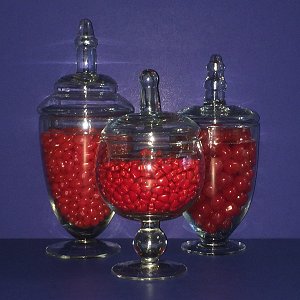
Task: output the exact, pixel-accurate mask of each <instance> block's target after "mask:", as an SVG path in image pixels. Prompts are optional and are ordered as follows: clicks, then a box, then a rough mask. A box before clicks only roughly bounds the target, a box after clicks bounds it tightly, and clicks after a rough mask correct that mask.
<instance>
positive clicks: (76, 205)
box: [41, 128, 111, 229]
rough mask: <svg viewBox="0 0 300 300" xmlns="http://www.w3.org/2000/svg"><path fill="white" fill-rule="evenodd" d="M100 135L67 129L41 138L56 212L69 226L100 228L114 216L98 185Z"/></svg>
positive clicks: (51, 131)
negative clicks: (98, 226)
mask: <svg viewBox="0 0 300 300" xmlns="http://www.w3.org/2000/svg"><path fill="white" fill-rule="evenodd" d="M100 132H101V130H100V129H99V131H95V132H92V133H86V132H83V131H82V130H80V129H75V128H67V129H61V130H58V129H50V130H49V131H47V132H43V133H42V134H41V144H42V151H43V158H44V165H45V172H46V176H47V179H48V185H49V189H50V193H51V196H52V198H53V200H54V203H55V207H56V210H57V211H58V213H59V215H60V217H61V218H62V219H63V220H64V221H65V222H67V223H69V224H70V225H73V226H75V227H78V228H82V229H86V228H90V227H95V226H97V225H99V224H100V223H102V222H104V221H105V220H106V219H107V218H108V217H109V216H110V214H111V211H110V209H109V208H108V206H107V205H106V204H105V203H104V201H103V199H102V197H101V196H100V194H99V191H98V188H97V185H96V175H95V166H96V160H97V152H98V147H99V141H100Z"/></svg>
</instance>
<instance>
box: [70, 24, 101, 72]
mask: <svg viewBox="0 0 300 300" xmlns="http://www.w3.org/2000/svg"><path fill="white" fill-rule="evenodd" d="M97 45H98V40H97V39H96V37H95V34H94V29H93V25H92V22H91V21H90V20H88V19H82V20H81V21H80V23H79V31H78V34H77V37H76V39H75V46H76V48H77V73H96V72H97V51H96V48H97Z"/></svg>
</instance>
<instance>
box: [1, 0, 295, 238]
mask: <svg viewBox="0 0 300 300" xmlns="http://www.w3.org/2000/svg"><path fill="white" fill-rule="evenodd" d="M299 3H300V2H299V1H297V0H295V1H278V0H276V1H271V0H270V1H240V0H235V1H223V0H217V1H196V0H194V1H192V0H187V1H179V0H178V1H171V0H167V1H145V0H139V1H137V0H135V1H122V0H107V1H100V0H93V1H78V0H75V1H74V0H67V1H42V0H40V1H33V0H27V1H21V0H19V1H14V0H10V1H3V2H2V3H1V10H0V25H1V27H0V28H1V30H0V51H1V52H0V60H1V74H0V87H1V97H0V98H1V110H0V121H1V126H0V128H1V129H0V130H1V148H0V151H1V155H0V159H1V161H0V162H1V168H0V178H1V180H0V184H1V200H0V201H1V202H0V203H1V208H0V238H62V237H68V236H69V235H68V234H67V233H66V232H65V231H64V230H63V229H62V227H61V225H60V224H59V223H58V222H57V220H56V219H55V216H54V214H53V213H52V211H51V209H50V205H49V202H48V197H47V193H46V188H45V183H44V178H43V173H42V165H41V160H40V152H39V142H38V114H37V112H36V107H37V105H38V104H39V103H40V102H41V101H42V100H43V98H45V97H46V96H47V95H48V94H50V93H52V89H53V84H54V82H55V81H56V80H57V79H58V78H59V77H61V76H63V75H65V74H68V73H73V72H75V65H74V62H75V48H74V44H73V41H74V38H75V35H76V33H77V28H78V24H79V20H80V19H81V18H90V19H91V20H92V21H93V25H94V29H95V33H96V36H97V38H98V40H99V46H98V62H99V66H98V70H99V72H101V73H104V74H108V75H110V76H112V77H113V78H115V79H116V80H117V82H118V83H119V91H120V93H121V94H122V95H124V96H125V97H126V98H127V99H129V100H130V101H131V102H132V103H133V104H134V105H135V107H136V108H137V109H138V104H139V83H138V75H139V73H140V72H141V71H142V70H143V69H145V68H153V69H155V70H157V71H158V73H159V75H160V93H161V97H162V106H163V109H165V110H169V111H177V110H179V109H181V108H183V107H187V106H190V105H192V104H196V103H198V104H201V103H202V99H203V94H204V90H203V87H202V86H203V81H204V78H205V65H206V64H207V62H208V60H209V57H210V55H211V54H213V53H220V54H221V55H222V56H223V59H224V62H225V65H226V66H227V70H226V73H225V75H226V80H227V84H228V89H227V98H226V99H227V103H228V104H239V105H242V106H245V107H249V108H251V109H254V110H256V111H257V112H259V114H260V116H261V145H260V161H259V171H258V178H257V185H256V191H255V195H254V199H253V203H252V206H251V208H250V211H249V213H248V215H247V216H246V218H245V219H244V221H243V222H242V224H241V225H240V226H239V227H238V229H237V230H236V231H235V233H234V234H233V235H234V236H235V237H241V238H300V218H299V211H300V198H299V192H300V189H299V183H300V182H299V159H298V157H299V152H300V149H299V144H300V143H299V136H298V130H299V112H298V111H299V108H300V104H299V101H300V100H299V53H300V49H299V45H300V43H299V27H300V26H299V15H300V4H299ZM138 225H139V224H138V223H137V222H131V221H127V220H125V219H121V218H119V217H115V218H114V219H113V221H112V222H111V224H110V225H109V227H108V229H107V230H106V231H105V232H104V233H103V235H102V236H103V237H111V238H114V237H133V235H134V234H135V232H136V230H137V228H138ZM162 228H163V229H164V230H165V232H166V234H167V236H168V237H196V236H195V234H194V233H192V231H191V230H190V229H189V227H188V225H187V224H186V222H185V221H184V219H183V218H182V217H180V218H178V219H176V220H172V221H166V222H163V224H162Z"/></svg>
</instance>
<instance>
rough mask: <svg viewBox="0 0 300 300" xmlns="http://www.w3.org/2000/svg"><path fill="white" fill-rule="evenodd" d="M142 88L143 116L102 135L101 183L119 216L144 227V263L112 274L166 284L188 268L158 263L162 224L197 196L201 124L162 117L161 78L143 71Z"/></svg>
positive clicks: (116, 123) (140, 248) (138, 242)
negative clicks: (166, 281)
mask: <svg viewBox="0 0 300 300" xmlns="http://www.w3.org/2000/svg"><path fill="white" fill-rule="evenodd" d="M140 83H141V112H140V113H136V114H128V115H126V116H123V117H121V118H118V119H115V120H113V121H112V122H109V123H108V125H107V126H106V127H105V128H104V130H103V132H102V136H101V143H100V149H101V150H100V151H99V156H98V163H97V181H98V184H99V190H100V191H101V193H102V195H103V197H104V199H105V200H106V201H107V202H108V203H109V205H110V206H111V207H112V209H113V210H114V211H115V212H116V213H117V214H119V215H121V216H123V217H125V218H127V219H132V220H137V221H140V222H141V229H140V230H139V231H138V232H137V234H136V236H135V239H134V241H133V246H134V250H135V252H136V253H137V254H138V255H139V256H140V261H129V262H124V263H119V264H116V265H115V266H114V267H113V268H112V272H113V273H114V274H115V275H116V276H118V277H120V278H127V279H134V280H154V279H166V278H172V277H174V276H177V275H179V274H182V273H183V272H185V270H186V267H185V266H184V265H183V264H181V263H176V262H170V261H160V260H159V257H160V256H161V255H162V254H163V253H164V252H165V249H166V245H167V239H166V236H165V234H164V233H163V231H162V230H161V229H160V221H161V220H167V219H171V218H176V217H178V216H180V215H181V214H182V213H183V211H185V210H186V209H187V208H188V207H190V205H191V204H192V202H193V200H194V199H195V198H196V197H197V196H198V195H199V193H200V189H201V186H202V183H203V176H204V159H203V156H202V149H201V144H200V142H199V139H198V135H199V127H198V126H197V124H196V123H194V122H193V121H192V120H190V119H189V118H186V117H184V116H179V115H177V114H175V113H168V112H163V111H161V104H160V98H159V91H158V74H157V73H156V72H155V71H154V70H145V71H143V72H142V74H141V75H140Z"/></svg>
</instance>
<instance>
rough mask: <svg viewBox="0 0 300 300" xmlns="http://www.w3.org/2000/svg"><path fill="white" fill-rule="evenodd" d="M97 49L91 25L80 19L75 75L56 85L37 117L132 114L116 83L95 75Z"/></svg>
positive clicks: (132, 109)
mask: <svg viewBox="0 0 300 300" xmlns="http://www.w3.org/2000/svg"><path fill="white" fill-rule="evenodd" d="M97 45H98V40H97V39H96V37H95V35H94V29H93V25H92V22H91V21H90V20H88V19H82V20H81V21H80V24H79V31H78V34H77V37H76V39H75V46H76V49H77V72H76V73H75V74H70V75H66V76H63V77H61V78H60V79H58V80H57V81H56V83H55V85H54V92H53V94H52V95H50V96H49V97H47V98H46V99H45V100H44V101H43V102H42V103H41V104H40V105H39V107H38V111H39V113H41V114H51V115H60V116H71V115H76V116H81V115H84V116H87V115H90V116H100V117H115V116H120V115H123V114H126V113H130V112H133V111H134V108H133V106H132V105H131V104H130V103H129V102H128V101H127V100H126V99H125V98H123V97H122V96H120V95H119V94H118V92H117V90H118V85H117V82H116V81H115V80H114V79H112V78H111V77H109V76H107V75H103V74H98V73H97V51H96V48H97Z"/></svg>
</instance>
